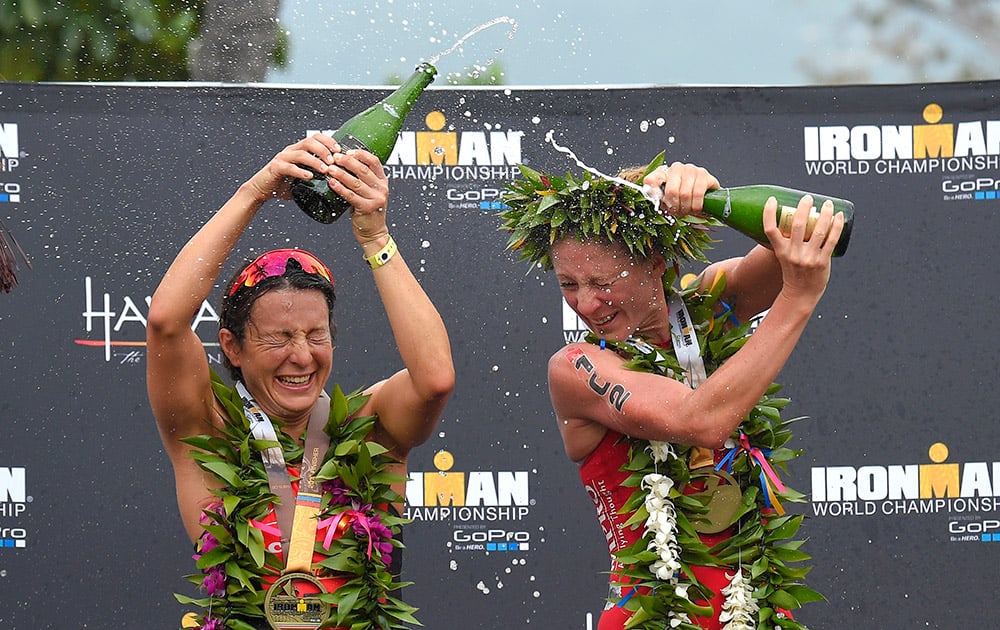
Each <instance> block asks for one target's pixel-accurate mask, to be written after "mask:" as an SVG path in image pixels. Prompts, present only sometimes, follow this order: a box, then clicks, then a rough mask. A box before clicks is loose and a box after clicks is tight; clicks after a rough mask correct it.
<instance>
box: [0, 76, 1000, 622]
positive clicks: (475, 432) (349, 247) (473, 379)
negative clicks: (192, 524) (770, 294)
mask: <svg viewBox="0 0 1000 630" xmlns="http://www.w3.org/2000/svg"><path fill="white" fill-rule="evenodd" d="M387 93H388V92H387V90H381V89H290V88H274V87H254V86H203V85H176V86H175V85H155V86H154V85H60V84H15V83H2V84H0V169H2V170H0V218H2V219H3V221H4V222H5V223H6V224H7V226H8V227H9V228H10V230H11V232H12V233H13V235H14V236H15V237H16V238H17V240H18V242H19V243H20V244H21V246H22V247H23V248H24V250H25V251H26V253H27V254H28V255H29V256H30V257H31V260H32V268H31V269H28V268H27V267H26V266H25V265H23V264H22V265H21V269H20V270H19V274H18V278H19V281H20V284H19V286H18V287H16V288H15V289H14V290H13V291H12V292H11V293H10V294H0V418H2V424H0V592H2V593H3V603H2V605H0V625H2V626H3V627H5V628H15V629H35V628H60V629H62V628H140V627H141V628H173V627H177V626H178V625H179V623H178V622H179V619H180V617H181V615H182V613H183V612H184V610H185V609H184V607H182V606H180V605H179V604H177V603H176V601H175V600H174V598H173V596H172V593H174V592H182V593H185V594H188V595H195V592H194V591H193V588H190V585H189V584H188V583H187V582H186V581H185V580H183V578H182V576H183V575H185V574H188V573H192V572H193V571H194V565H193V561H192V559H191V554H192V550H191V546H190V543H189V542H188V541H187V539H186V537H185V534H184V532H183V529H182V527H181V523H180V519H179V517H178V515H177V508H176V503H175V498H174V491H173V482H172V474H171V471H170V464H169V462H168V460H167V457H166V456H165V454H164V453H163V451H162V449H161V447H160V442H159V438H158V436H157V432H156V427H155V425H154V422H153V419H152V416H151V413H150V410H149V407H148V404H147V401H146V392H145V347H144V339H145V331H144V326H145V316H146V312H147V306H148V300H149V296H150V295H151V294H152V292H153V290H154V289H155V287H156V285H157V283H158V281H159V279H160V277H161V276H162V274H163V273H164V271H165V270H166V268H167V266H168V265H169V263H170V261H171V260H172V258H173V256H174V255H175V254H176V252H177V251H178V250H179V249H180V248H181V246H182V245H183V244H184V243H185V242H186V240H187V239H188V238H189V237H190V236H191V235H192V234H193V233H194V232H195V231H196V230H197V228H198V227H199V226H200V225H201V224H202V223H203V222H204V221H205V220H206V219H207V218H208V217H209V216H211V214H212V213H213V212H214V211H215V210H216V209H217V208H218V207H219V206H220V205H221V204H222V203H223V202H224V201H225V200H226V199H227V198H228V197H229V195H230V194H231V193H232V192H233V191H234V190H235V189H236V187H237V186H238V185H239V184H240V183H242V182H243V181H245V180H246V179H247V178H248V177H249V176H250V175H252V174H253V173H254V172H255V171H256V170H257V169H258V168H259V167H260V166H262V165H263V164H264V163H265V162H266V161H267V160H268V159H269V158H270V157H271V156H272V155H274V154H275V153H276V152H277V151H278V150H280V149H281V148H282V147H284V146H286V145H288V144H291V143H292V142H294V141H296V140H298V139H299V138H301V137H303V135H304V134H306V133H307V132H308V131H309V130H322V129H330V128H335V127H336V126H337V123H338V121H341V120H344V119H346V118H347V117H348V116H350V115H352V114H353V113H355V112H357V111H359V110H360V109H361V108H364V107H367V106H368V105H369V104H371V103H372V102H374V101H376V100H377V99H379V98H381V97H382V96H384V95H385V94H387ZM997 94H1000V82H982V83H950V84H930V85H896V86H866V87H851V86H847V87H809V88H799V87H793V88H741V87H663V88H635V89H631V88H607V89H604V88H592V89H504V88H447V87H432V88H430V89H429V90H428V91H427V92H426V93H425V94H424V95H423V96H422V97H421V99H420V100H419V101H418V102H417V104H416V106H415V107H414V109H413V111H412V112H411V113H410V116H409V118H408V120H407V125H406V127H405V128H404V132H403V134H402V136H401V138H400V141H399V143H398V144H397V147H396V151H395V152H394V154H393V156H392V157H391V158H390V159H389V161H388V163H387V165H386V169H387V172H388V174H389V176H390V183H391V199H390V208H389V213H390V221H391V223H392V226H391V229H392V231H393V234H394V235H395V238H396V240H397V242H398V243H399V247H400V251H401V252H402V253H403V255H404V256H405V257H406V259H407V261H408V262H409V264H410V266H411V268H412V269H413V270H414V272H415V274H416V275H417V277H418V278H419V280H420V281H421V283H422V284H423V286H424V287H425V288H426V290H427V292H428V294H429V295H430V296H431V298H432V299H433V300H434V302H435V303H436V304H437V306H438V307H439V309H440V311H441V313H442V315H443V317H444V319H445V322H446V324H447V326H448V328H449V332H450V335H451V339H452V344H453V348H454V354H455V361H456V368H457V371H458V382H457V388H456V391H455V394H454V396H453V398H452V400H451V401H450V403H449V405H448V407H447V409H446V411H445V414H444V417H443V419H442V421H441V424H440V427H439V428H438V430H437V432H435V434H434V435H433V437H432V438H431V439H430V440H429V441H428V443H427V444H425V445H424V446H422V447H421V448H419V449H418V450H416V451H415V452H414V453H413V454H412V457H411V466H410V470H411V482H410V484H409V485H408V489H407V504H408V505H407V511H408V515H409V516H410V517H411V518H412V519H413V520H414V522H413V524H412V525H410V526H409V529H408V531H407V534H406V542H407V547H408V549H407V551H406V553H405V559H404V577H405V579H408V580H412V581H414V583H415V584H414V585H413V586H410V587H408V588H407V589H406V591H405V592H406V595H407V600H408V601H410V602H411V603H413V604H414V605H416V606H419V607H420V609H421V610H420V612H419V613H418V617H419V618H420V619H421V620H422V622H423V624H424V626H425V627H427V628H430V629H432V630H437V629H440V628H456V627H461V628H496V629H501V628H502V629H508V628H566V629H572V630H590V629H592V628H594V627H595V626H596V617H597V615H598V614H599V612H600V610H601V609H602V606H603V598H604V597H605V595H606V575H604V572H605V571H607V569H608V560H607V556H606V554H607V552H606V549H605V546H604V543H603V540H602V537H601V533H600V529H599V527H598V526H597V523H596V521H595V518H594V514H593V506H592V504H591V502H590V500H589V498H588V497H587V495H586V494H585V492H584V491H583V489H582V487H581V485H580V483H579V480H578V478H577V475H576V471H575V470H574V466H573V464H571V463H570V462H569V461H568V460H567V459H566V457H565V455H564V454H563V451H562V445H561V442H560V439H559V434H558V431H557V429H556V426H555V423H554V420H553V417H552V413H551V408H550V406H549V400H548V391H547V387H546V383H545V368H546V361H547V359H548V357H549V355H550V354H551V353H552V352H553V351H555V350H556V349H557V348H558V347H559V346H560V345H561V344H564V343H566V342H568V341H571V340H575V339H577V338H579V336H580V335H581V334H582V330H581V326H580V324H579V322H578V321H577V319H576V317H575V316H574V315H573V314H572V312H570V311H568V309H567V308H566V307H565V306H564V305H563V303H562V300H561V298H560V296H559V291H558V288H557V286H556V283H555V281H554V278H553V277H551V275H550V274H548V273H543V272H541V271H540V270H537V269H534V270H529V269H526V268H525V266H524V265H523V264H521V263H518V262H516V261H515V256H514V255H513V254H511V253H510V252H507V251H506V250H505V243H506V234H504V233H502V232H500V231H499V230H498V226H499V221H498V219H497V217H496V212H497V210H498V209H499V205H498V204H499V200H498V195H499V193H500V191H501V190H502V188H503V187H504V186H505V185H506V183H507V182H509V181H510V180H511V179H512V178H513V177H515V176H516V175H517V172H518V171H517V164H519V163H523V164H528V165H531V166H532V167H535V168H540V169H544V170H554V171H563V172H565V171H577V170H578V168H577V166H576V165H575V164H574V163H572V161H571V160H569V159H568V158H567V156H566V155H564V154H563V153H560V152H559V151H557V150H555V149H554V148H553V146H552V145H551V144H550V143H548V142H546V140H545V135H546V133H548V132H549V131H550V130H551V131H552V132H553V136H552V138H553V139H554V140H555V141H556V142H557V143H559V144H560V145H563V146H566V147H569V148H571V149H572V150H573V151H574V152H575V153H576V154H577V155H578V156H579V157H580V158H581V159H582V160H583V161H585V162H586V163H587V164H588V165H589V166H592V167H594V168H597V169H599V170H601V171H603V172H613V171H616V170H617V169H619V168H620V167H623V166H630V165H637V164H641V163H645V162H648V161H649V160H650V159H652V158H653V156H655V155H656V154H657V153H659V152H660V151H661V150H665V151H666V153H667V159H668V160H669V161H674V160H680V161H690V162H695V163H698V164H701V165H703V166H705V167H707V168H708V169H709V170H710V171H712V172H713V173H714V174H715V175H716V176H718V178H719V179H720V180H721V181H722V183H723V185H741V184H752V183H772V184H779V185H784V186H790V187H794V188H800V189H804V190H813V191H816V192H821V193H826V194H830V195H834V196H838V197H844V198H847V199H851V200H852V201H854V202H855V204H856V207H857V217H856V224H855V228H854V234H853V237H852V242H851V246H850V249H849V250H848V252H847V254H846V256H844V257H843V258H840V259H837V260H836V261H835V263H834V269H833V275H832V280H831V282H830V285H829V288H828V290H827V292H826V295H825V296H824V298H823V300H822V301H821V302H820V305H819V307H818V309H817V311H816V313H815V316H814V318H813V321H812V322H811V323H810V325H809V327H808V328H807V330H806V331H805V334H804V336H803V338H802V341H801V343H800V344H799V348H798V349H797V351H796V352H795V354H794V355H793V357H792V359H791V361H790V362H789V364H788V365H787V366H786V368H785V370H784V371H783V372H782V374H781V376H780V379H779V380H780V381H781V382H782V383H784V384H785V389H784V393H785V394H786V395H788V396H789V397H790V398H792V401H793V402H792V404H791V406H790V407H789V410H788V413H790V414H791V415H792V416H797V415H803V416H808V418H807V419H805V420H803V421H802V422H800V423H798V425H797V426H798V432H797V436H796V439H795V441H794V443H793V446H795V447H797V448H802V449H804V450H805V455H804V456H803V457H801V458H800V459H799V460H797V461H796V462H795V463H794V464H793V466H792V468H791V469H790V471H789V472H788V480H789V482H790V483H791V484H792V485H793V486H795V487H797V488H801V489H803V490H807V491H808V492H809V495H810V496H809V502H808V503H805V504H802V505H800V506H796V508H795V509H798V510H801V511H803V512H805V513H806V514H807V516H808V518H807V520H806V524H805V526H804V528H803V530H802V531H803V533H804V534H805V535H806V536H807V537H808V538H809V542H808V543H807V547H806V550H807V551H808V552H809V553H811V554H812V555H813V564H814V569H813V571H812V573H811V574H810V576H809V584H810V585H811V586H813V587H814V588H816V589H818V590H819V591H821V592H823V593H824V594H825V595H826V597H827V598H828V601H827V602H823V603H816V604H810V605H808V606H807V607H806V608H805V609H803V610H802V611H801V613H800V614H799V615H798V617H799V619H800V620H801V621H804V622H805V623H807V624H809V625H810V626H811V627H813V628H854V627H871V628H916V627H920V628H959V627H984V626H985V625H991V624H990V622H989V621H988V620H989V619H991V618H992V617H993V616H994V615H993V614H992V613H991V611H990V608H989V605H988V604H987V605H985V606H984V605H983V604H984V602H990V601H993V599H995V598H996V596H997V594H998V593H997V586H996V573H995V572H996V563H997V559H998V556H1000V510H998V509H997V507H998V504H1000V450H998V445H1000V439H998V437H1000V436H998V429H997V424H998V423H997V422H996V411H995V410H996V409H997V407H998V406H1000V405H998V402H1000V398H998V394H997V391H998V388H997V385H996V384H997V382H998V381H1000V373H998V367H997V363H996V361H995V357H994V355H993V347H992V344H993V343H995V340H996V337H995V336H994V335H995V334H996V333H995V332H994V333H989V330H991V329H992V319H993V317H994V316H995V313H996V311H997V306H998V304H997V298H996V278H997V276H998V265H1000V261H998V257H997V254H996V248H995V244H994V240H995V237H996V235H997V234H1000V210H998V209H1000V201H998V200H997V189H998V188H1000V103H998V101H997V98H996V95H997ZM432 143H435V144H436V146H441V147H444V151H443V152H434V151H432V150H431V149H430V148H429V147H431V144H432ZM349 232H350V230H348V229H347V227H346V225H340V224H334V225H320V224H318V223H314V222H312V221H311V220H310V219H309V218H308V217H306V216H305V215H304V214H303V213H302V212H300V211H299V210H298V209H297V208H296V207H295V206H294V205H293V204H290V203H284V202H278V201H275V202H271V203H270V205H268V206H267V207H266V208H265V210H264V211H262V212H261V213H260V214H259V215H258V217H257V219H256V220H255V222H254V223H253V225H252V226H251V227H250V228H249V230H248V231H247V233H246V235H245V236H244V238H243V239H242V240H241V241H240V243H239V244H238V246H237V251H236V260H231V261H230V264H229V265H228V266H227V268H226V269H225V270H224V271H223V274H222V277H229V275H230V274H231V273H232V272H233V271H234V270H235V269H236V267H237V266H238V265H239V264H240V262H241V261H240V260H239V259H244V258H245V259H250V258H252V257H253V256H255V255H257V254H259V253H261V252H262V251H264V250H266V249H269V248H273V247H293V246H298V247H304V248H307V249H309V250H312V251H314V252H316V253H318V254H320V255H321V257H323V258H324V259H325V261H326V262H327V263H328V264H329V265H330V267H331V268H332V269H333V271H334V274H335V276H336V279H337V287H338V292H339V300H338V307H337V313H336V317H337V321H338V327H339V338H338V342H337V346H338V351H337V359H336V362H335V365H334V375H333V380H335V381H336V382H338V383H340V384H341V385H342V386H343V387H344V388H345V389H353V388H356V387H359V386H362V385H366V384H368V383H370V382H372V381H373V380H374V379H376V378H378V377H380V376H383V375H386V374H389V373H391V372H392V371H394V370H396V369H398V367H399V359H398V356H397V354H396V351H395V348H394V347H393V344H392V341H391V335H390V334H389V333H388V324H387V322H386V320H385V317H384V314H383V313H382V308H381V306H380V303H379V300H378V297H377V295H376V292H375V287H374V285H373V282H372V280H371V278H370V277H369V276H370V271H368V269H367V266H366V265H365V264H364V262H363V260H362V258H361V253H360V251H359V249H358V247H357V245H356V244H355V243H354V242H353V239H352V237H351V235H350V234H349ZM717 237H718V239H719V242H718V243H717V245H716V246H715V247H714V249H713V250H712V251H711V252H710V254H711V256H712V257H713V258H715V259H718V258H721V257H724V256H732V255H738V254H740V253H743V252H745V251H746V250H747V249H748V248H749V247H750V245H751V243H750V241H749V240H748V239H746V238H745V237H743V236H741V235H739V234H737V233H735V232H732V231H729V230H720V231H719V232H717ZM219 297H221V293H220V292H219V291H218V290H217V291H216V293H215V294H213V296H212V298H211V299H210V300H209V301H207V302H206V303H205V305H204V307H203V309H202V311H201V312H200V313H199V315H198V317H197V319H196V320H195V321H194V322H193V325H194V326H195V329H196V330H197V331H198V333H199V335H200V336H201V338H202V339H203V341H204V342H205V349H206V353H207V354H208V357H209V360H210V361H211V362H212V363H213V365H215V366H216V367H218V365H219V363H220V351H219V348H218V346H217V345H216V344H215V342H216V340H217V339H216V330H217V316H216V310H215V309H216V305H217V304H218V299H219ZM990 339H993V340H994V341H992V342H991V341H989V340H990ZM440 493H444V494H446V495H448V496H452V497H453V500H452V502H451V503H450V504H448V505H439V504H438V502H437V500H436V499H435V497H436V496H438V495H439V494H440Z"/></svg>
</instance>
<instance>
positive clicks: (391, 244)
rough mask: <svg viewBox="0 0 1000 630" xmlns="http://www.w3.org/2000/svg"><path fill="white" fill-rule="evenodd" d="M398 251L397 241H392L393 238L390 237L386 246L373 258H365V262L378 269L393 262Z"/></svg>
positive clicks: (372, 256) (373, 255)
mask: <svg viewBox="0 0 1000 630" xmlns="http://www.w3.org/2000/svg"><path fill="white" fill-rule="evenodd" d="M396 251H397V249H396V241H394V240H392V236H389V240H388V241H386V243H385V246H384V247H383V248H382V249H380V250H378V251H377V252H375V253H374V254H372V255H371V256H365V261H366V262H367V263H368V266H369V267H371V268H372V269H378V268H379V267H381V266H382V265H384V264H385V263H387V262H389V261H390V260H392V257H393V256H395V255H396Z"/></svg>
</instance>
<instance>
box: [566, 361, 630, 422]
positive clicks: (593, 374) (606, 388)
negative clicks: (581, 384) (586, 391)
mask: <svg viewBox="0 0 1000 630" xmlns="http://www.w3.org/2000/svg"><path fill="white" fill-rule="evenodd" d="M566 357H567V359H569V362H570V363H571V364H572V365H573V367H574V368H576V370H577V371H578V372H580V373H581V374H582V375H584V378H585V379H586V380H587V385H588V386H589V387H590V390H591V391H592V392H594V393H595V394H597V395H598V396H600V397H601V398H605V399H607V401H608V404H610V405H611V406H612V407H614V409H615V410H617V411H618V412H619V413H620V412H621V411H622V408H623V407H624V406H625V401H626V400H628V399H629V397H630V396H631V395H632V392H630V391H628V390H627V389H625V386H624V385H621V384H620V383H611V382H609V381H602V380H601V377H600V375H599V374H598V373H597V370H596V369H595V368H594V364H593V362H591V360H590V358H589V357H588V356H587V355H586V354H585V353H584V352H583V350H580V349H578V348H573V349H571V350H570V351H569V352H567V353H566ZM588 376H589V378H587V377H588Z"/></svg>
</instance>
